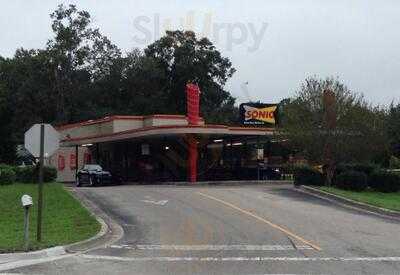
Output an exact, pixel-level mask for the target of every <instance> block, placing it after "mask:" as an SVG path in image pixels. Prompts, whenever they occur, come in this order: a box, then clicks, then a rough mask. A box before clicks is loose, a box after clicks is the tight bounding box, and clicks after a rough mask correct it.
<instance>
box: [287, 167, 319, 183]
mask: <svg viewBox="0 0 400 275" xmlns="http://www.w3.org/2000/svg"><path fill="white" fill-rule="evenodd" d="M293 172H294V184H295V185H311V186H322V185H324V177H323V175H322V173H321V172H319V171H318V170H316V169H314V168H312V167H310V166H306V165H302V166H296V167H294V168H293Z"/></svg>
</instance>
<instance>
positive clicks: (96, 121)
mask: <svg viewBox="0 0 400 275" xmlns="http://www.w3.org/2000/svg"><path fill="white" fill-rule="evenodd" d="M151 118H156V119H181V120H186V119H187V117H186V116H183V115H148V116H122V115H115V116H109V117H104V118H100V119H94V120H87V121H81V122H77V123H71V124H65V125H60V126H57V127H56V129H57V130H59V131H60V130H66V129H71V128H76V127H81V126H88V125H93V124H99V123H105V122H111V121H114V120H145V119H151ZM200 121H204V119H203V118H200Z"/></svg>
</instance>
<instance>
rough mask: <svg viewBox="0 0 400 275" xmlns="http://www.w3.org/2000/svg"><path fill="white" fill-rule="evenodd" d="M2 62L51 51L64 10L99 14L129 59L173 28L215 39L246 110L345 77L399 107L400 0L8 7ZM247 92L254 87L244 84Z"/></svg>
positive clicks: (34, 1) (21, 1)
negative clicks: (23, 52)
mask: <svg viewBox="0 0 400 275" xmlns="http://www.w3.org/2000/svg"><path fill="white" fill-rule="evenodd" d="M0 3H1V11H2V12H1V17H0V26H2V28H1V36H0V37H1V38H0V39H1V43H0V55H2V56H6V57H11V56H12V55H13V54H14V52H15V49H17V48H19V47H24V48H43V47H44V45H45V43H46V41H47V40H48V39H49V38H50V37H51V35H52V34H51V29H50V18H49V14H50V13H51V12H52V11H53V10H54V9H55V8H56V6H57V4H58V3H67V4H68V3H74V4H76V5H77V6H78V8H80V9H84V10H87V11H89V12H90V14H91V15H92V17H93V21H94V26H96V27H98V28H100V30H101V32H102V33H103V34H104V35H106V36H108V37H109V38H110V39H111V40H112V41H113V42H114V43H115V44H116V45H117V46H119V47H120V48H121V49H122V50H123V51H128V50H130V49H132V48H134V47H139V48H143V47H145V45H147V44H149V43H151V42H153V41H154V40H155V39H156V38H158V37H159V36H160V35H162V32H163V30H164V29H166V28H171V29H183V28H184V29H188V28H190V29H194V30H195V31H197V32H198V33H199V34H204V35H206V36H208V37H209V38H210V39H211V40H212V41H213V42H214V43H215V44H216V46H217V47H218V49H219V50H220V51H221V52H222V53H223V55H224V56H227V57H229V58H230V59H231V61H232V63H233V65H234V67H235V68H236V69H237V72H236V74H235V75H234V77H233V78H232V79H231V80H230V81H229V83H228V85H227V88H228V89H229V91H230V92H231V93H232V94H233V95H234V96H235V97H237V98H238V100H239V101H240V102H244V101H247V100H249V99H250V100H261V101H264V102H277V101H280V100H281V99H282V98H285V97H288V96H291V95H293V94H294V92H295V91H296V89H298V87H299V85H300V83H301V81H302V80H303V79H304V78H306V77H307V76H310V75H317V76H320V77H326V76H338V77H339V78H340V79H341V80H342V81H343V82H345V83H346V84H347V85H348V86H349V88H350V89H352V90H353V91H355V92H360V93H364V95H365V97H366V98H367V99H368V100H370V101H372V102H373V103H375V104H389V103H390V102H391V101H392V100H394V101H395V102H399V101H400V85H399V82H400V31H399V29H400V1H398V0H382V1H378V0H351V1H350V0H329V1H328V0H319V1H312V0H287V1H285V0H270V1H267V0H249V1H243V0H238V1H236V0H220V1H217V0H213V1H211V0H202V1H194V0H175V1H167V0H159V1H154V0H145V1H139V0H135V1H133V0H132V1H128V0H120V1H111V0H108V1H107V0H96V1H54V0H52V1H50V0H40V1H39V0H29V1H26V0H13V1H6V0H1V2H0ZM245 82H248V85H244V84H243V83H245Z"/></svg>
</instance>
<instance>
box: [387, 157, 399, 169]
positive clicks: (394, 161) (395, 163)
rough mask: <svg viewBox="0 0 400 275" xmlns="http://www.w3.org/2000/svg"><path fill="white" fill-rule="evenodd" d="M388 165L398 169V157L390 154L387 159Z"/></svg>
mask: <svg viewBox="0 0 400 275" xmlns="http://www.w3.org/2000/svg"><path fill="white" fill-rule="evenodd" d="M389 167H390V169H400V159H399V158H397V157H395V156H391V157H390V159H389Z"/></svg>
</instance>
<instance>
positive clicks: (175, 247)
mask: <svg viewBox="0 0 400 275" xmlns="http://www.w3.org/2000/svg"><path fill="white" fill-rule="evenodd" d="M109 247H110V248H115V249H130V250H172V251H175V250H176V251H286V250H309V249H311V250H312V249H313V248H312V247H311V246H308V245H298V246H296V247H294V246H292V245H110V246H109Z"/></svg>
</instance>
